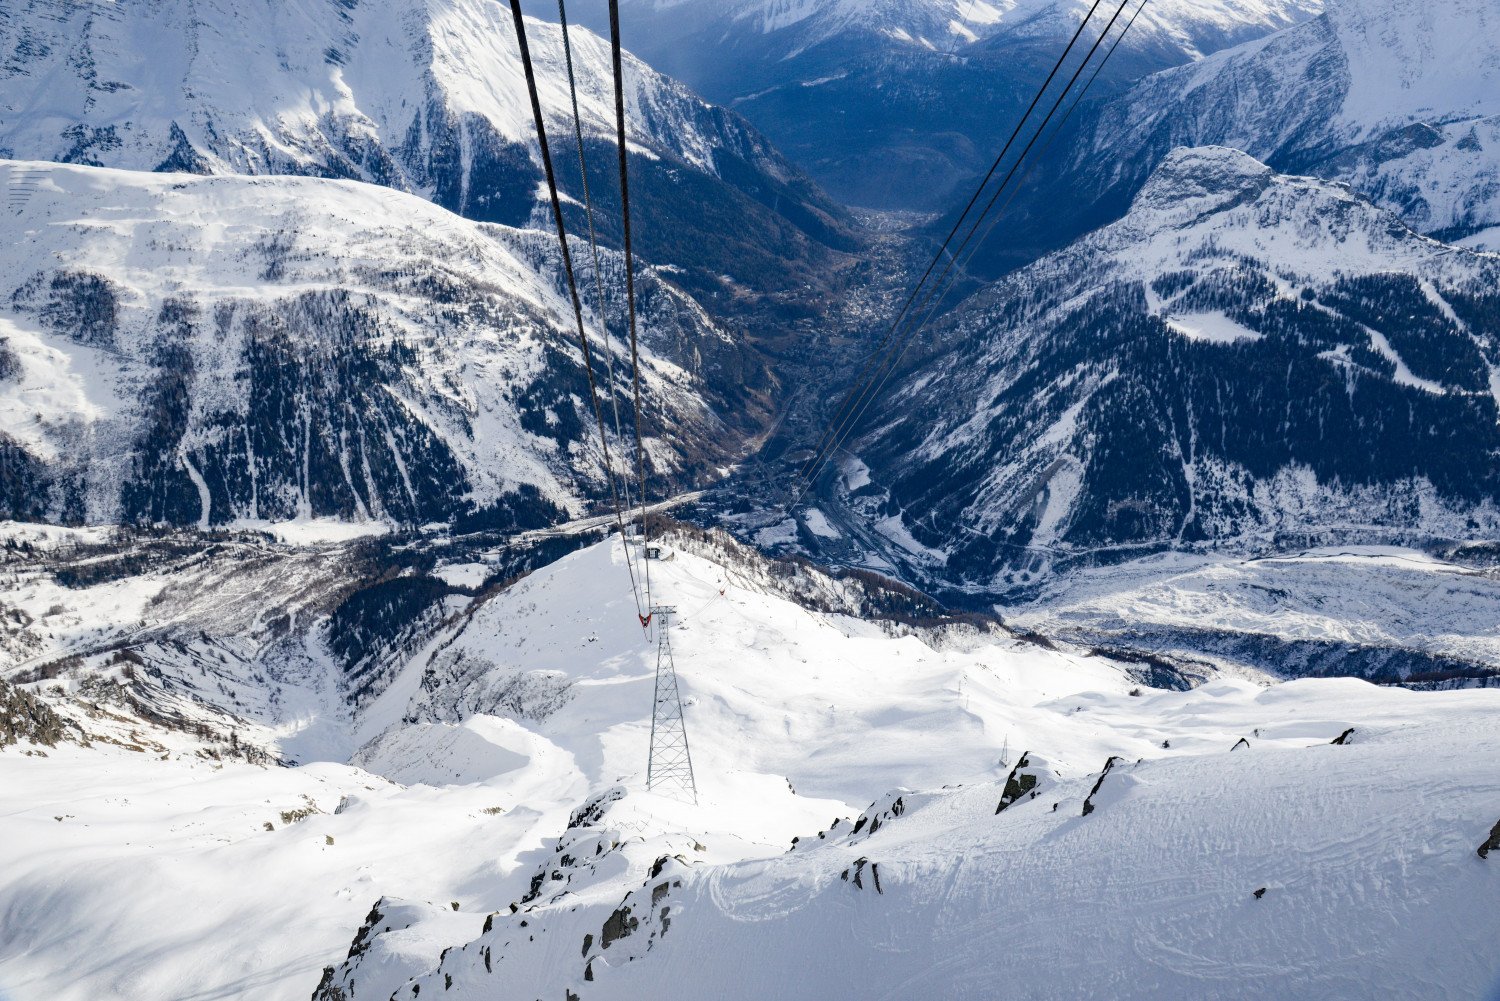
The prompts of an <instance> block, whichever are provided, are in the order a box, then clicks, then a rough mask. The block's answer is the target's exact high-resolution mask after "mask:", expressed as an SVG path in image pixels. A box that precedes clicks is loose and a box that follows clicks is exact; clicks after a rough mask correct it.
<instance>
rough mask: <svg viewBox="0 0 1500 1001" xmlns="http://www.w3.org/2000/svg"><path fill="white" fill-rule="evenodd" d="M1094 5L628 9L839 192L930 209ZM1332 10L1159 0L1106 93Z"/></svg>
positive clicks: (671, 3) (635, 34) (644, 49)
mask: <svg viewBox="0 0 1500 1001" xmlns="http://www.w3.org/2000/svg"><path fill="white" fill-rule="evenodd" d="M1090 6H1091V4H1090V3H1089V2H1086V0H999V2H989V0H875V2H872V0H841V2H834V3H805V2H786V0H713V2H704V0H691V2H687V0H628V2H627V3H625V4H623V5H622V7H623V12H624V20H625V30H626V33H627V41H628V43H629V44H630V45H632V46H633V47H634V48H635V50H636V51H637V52H639V53H640V55H641V56H642V57H644V58H645V59H646V60H647V61H649V62H650V63H651V64H652V65H653V66H656V67H658V68H659V69H662V70H664V71H665V72H667V73H670V74H672V75H674V76H676V77H679V78H681V79H683V80H686V81H687V82H688V83H690V84H691V85H692V86H694V87H695V88H697V89H698V90H699V91H701V92H702V93H704V94H706V95H707V96H708V97H709V98H710V99H712V100H714V101H717V102H719V103H721V104H725V105H729V106H731V107H733V108H735V110H737V111H739V112H741V113H742V114H744V115H745V116H746V117H748V118H749V119H750V120H751V121H752V122H754V123H755V124H756V125H757V126H758V127H759V128H760V129H762V130H763V131H764V132H765V133H766V134H767V135H769V136H770V137H771V139H772V140H773V141H774V142H775V143H776V145H777V147H778V148H779V149H781V150H782V151H783V152H785V153H786V154H787V155H788V156H790V157H791V158H792V159H793V160H794V161H796V162H797V163H798V164H799V165H801V166H802V167H803V168H804V169H806V170H807V171H809V172H810V173H811V174H812V176H813V177H814V178H816V179H817V180H818V181H819V182H820V183H821V184H823V185H824V186H825V187H826V188H827V189H828V190H829V191H831V192H833V193H834V194H835V195H836V196H837V197H839V198H841V199H843V200H845V201H846V202H849V203H851V204H855V205H862V206H869V207H873V208H899V209H921V210H924V211H931V210H938V209H945V208H947V207H949V205H950V204H951V203H953V202H954V201H961V200H962V195H961V194H960V193H959V188H960V187H961V186H962V185H963V184H965V183H967V182H968V181H969V179H970V178H971V177H974V176H977V175H978V174H979V173H980V172H982V171H983V170H984V168H985V166H986V165H987V164H988V163H989V161H990V158H991V157H993V156H994V154H995V153H996V152H997V151H998V149H999V147H1000V145H1001V143H1002V142H1003V141H1004V137H1005V135H1006V134H1008V132H1009V130H1010V128H1011V127H1012V126H1013V124H1014V121H1015V119H1016V118H1017V117H1018V116H1019V114H1020V113H1021V111H1022V109H1024V108H1025V106H1026V103H1027V102H1028V101H1029V99H1030V97H1031V95H1032V93H1033V92H1034V90H1035V89H1036V87H1037V86H1038V85H1039V84H1040V83H1041V81H1042V80H1043V78H1044V77H1045V76H1046V73H1047V71H1048V69H1049V68H1050V67H1051V66H1052V63H1053V61H1054V60H1055V59H1056V58H1057V56H1058V54H1059V53H1061V51H1062V48H1063V46H1064V44H1065V43H1066V41H1067V39H1068V38H1069V36H1071V35H1072V33H1073V32H1074V30H1075V29H1076V28H1077V26H1078V23H1079V21H1080V20H1081V19H1082V18H1083V16H1084V14H1085V13H1086V12H1087V10H1088V8H1089V7H1090ZM1114 9H1115V6H1114V5H1112V4H1106V5H1105V7H1104V9H1102V12H1101V13H1100V14H1099V15H1098V16H1097V19H1096V20H1095V21H1093V22H1092V23H1093V24H1094V25H1095V30H1096V31H1097V28H1098V27H1102V26H1103V24H1104V23H1105V22H1106V21H1108V20H1109V15H1110V14H1111V13H1113V11H1114ZM1321 9H1322V3H1321V0H1256V2H1253V3H1223V2H1219V0H1213V2H1204V0H1155V2H1153V3H1151V4H1150V5H1149V6H1148V7H1146V8H1145V10H1144V11H1143V12H1142V14H1141V16H1140V18H1139V19H1138V20H1137V22H1136V24H1135V25H1134V27H1132V29H1131V33H1130V36H1129V38H1128V40H1127V41H1126V43H1125V44H1124V45H1123V46H1122V47H1121V49H1120V51H1119V52H1118V53H1117V54H1116V55H1115V57H1114V58H1113V59H1112V61H1111V63H1110V68H1109V71H1108V72H1107V73H1106V75H1105V77H1104V79H1103V82H1102V83H1101V85H1100V92H1101V93H1102V92H1104V91H1106V90H1108V89H1111V88H1114V87H1117V86H1119V84H1120V83H1121V82H1124V81H1129V80H1133V79H1136V78H1138V77H1140V76H1142V75H1144V74H1146V73H1149V72H1151V71H1154V70H1158V69H1162V68H1164V67H1168V66H1175V65H1178V64H1180V63H1183V62H1187V61H1190V60H1193V59H1197V58H1200V57H1201V56H1202V55H1204V54H1206V53H1209V52H1213V51H1216V50H1218V49H1221V48H1224V47H1225V46H1229V45H1235V44H1237V43H1239V42H1242V41H1246V40H1248V39H1253V38H1258V37H1260V36H1262V35H1265V34H1267V33H1269V32H1272V31H1276V30H1277V29H1280V28H1284V27H1286V26H1288V25H1291V24H1295V23H1297V22H1299V21H1301V20H1302V19H1304V18H1306V17H1308V16H1310V15H1312V14H1315V13H1317V12H1318V11H1320V10H1321ZM1133 11H1134V8H1133V7H1132V8H1131V10H1130V11H1127V16H1129V14H1131V13H1133ZM583 13H584V16H587V10H585V11H584V12H583ZM1117 30H1119V29H1118V26H1117ZM1091 40H1092V36H1089V37H1086V38H1085V39H1084V40H1083V44H1084V45H1085V46H1087V45H1088V44H1089V42H1090V41H1091Z"/></svg>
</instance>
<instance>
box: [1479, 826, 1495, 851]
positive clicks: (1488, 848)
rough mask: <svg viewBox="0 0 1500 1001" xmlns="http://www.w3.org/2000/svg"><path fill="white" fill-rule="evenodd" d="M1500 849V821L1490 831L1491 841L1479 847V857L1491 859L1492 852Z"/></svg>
mask: <svg viewBox="0 0 1500 1001" xmlns="http://www.w3.org/2000/svg"><path fill="white" fill-rule="evenodd" d="M1496 849H1500V820H1497V821H1496V822H1495V826H1494V827H1492V828H1491V829H1490V839H1489V840H1488V841H1486V842H1485V843H1484V844H1482V845H1480V846H1479V857H1480V858H1489V857H1490V852H1492V851H1495V850H1496Z"/></svg>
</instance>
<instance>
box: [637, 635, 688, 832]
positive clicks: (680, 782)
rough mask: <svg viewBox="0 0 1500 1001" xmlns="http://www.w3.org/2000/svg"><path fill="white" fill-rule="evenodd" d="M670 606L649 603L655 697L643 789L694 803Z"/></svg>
mask: <svg viewBox="0 0 1500 1001" xmlns="http://www.w3.org/2000/svg"><path fill="white" fill-rule="evenodd" d="M675 614H677V609H676V608H675V607H673V606H671V605H653V606H651V615H652V617H653V618H654V619H655V621H656V697H655V700H654V701H653V702H652V706H651V758H650V761H649V763H648V764H647V766H646V788H647V789H648V790H650V791H652V792H655V791H657V788H658V787H661V788H662V789H663V790H668V791H669V790H678V791H681V792H685V793H687V794H688V796H690V797H692V800H693V803H694V805H696V804H697V802H698V783H697V781H696V780H695V779H694V778H693V756H692V754H691V753H690V752H689V751H688V738H687V724H686V723H685V722H684V721H683V718H682V695H681V694H680V693H679V692H678V691H677V668H676V666H675V665H674V664H673V663H672V639H671V628H670V627H671V624H672V618H671V617H672V616H673V615H675Z"/></svg>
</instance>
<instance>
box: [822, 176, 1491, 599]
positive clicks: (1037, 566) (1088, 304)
mask: <svg viewBox="0 0 1500 1001" xmlns="http://www.w3.org/2000/svg"><path fill="white" fill-rule="evenodd" d="M1497 266H1500V265H1497V259H1496V258H1495V257H1494V256H1493V255H1483V254H1474V253H1469V252H1466V251H1463V250H1459V249H1455V248H1453V247H1450V246H1447V245H1444V244H1440V243H1437V242H1435V241H1432V240H1429V239H1425V238H1423V237H1420V236H1418V235H1417V234H1416V233H1414V232H1412V231H1411V230H1410V229H1407V228H1406V227H1405V226H1403V225H1402V224H1401V223H1400V222H1399V221H1398V220H1397V219H1396V218H1395V217H1394V216H1393V215H1391V214H1389V213H1387V212H1385V211H1382V210H1380V209H1378V208H1376V207H1374V206H1372V205H1370V204H1369V203H1368V202H1365V201H1363V200H1362V199H1360V198H1359V197H1357V196H1356V195H1354V194H1353V193H1351V192H1350V191H1349V190H1348V189H1347V188H1345V187H1342V186H1339V185H1334V184H1329V183H1327V182H1322V181H1318V180H1314V179H1308V178H1295V177H1288V176H1285V175H1278V174H1276V173H1275V172H1273V171H1272V170H1270V169H1269V168H1267V167H1265V166H1264V165H1263V164H1260V163H1259V162H1257V161H1255V160H1253V159H1251V158H1250V157H1249V156H1247V155H1245V154H1243V153H1240V152H1237V151H1234V150H1229V149H1224V148H1206V149H1195V150H1177V151H1175V152H1174V153H1173V154H1172V155H1171V156H1170V157H1169V158H1168V159H1167V161H1166V162H1165V163H1164V164H1163V165H1162V166H1161V167H1160V168H1159V169H1158V170H1157V172H1156V173H1155V174H1154V175H1153V177H1152V179H1151V181H1150V182H1149V183H1148V184H1147V185H1146V187H1145V188H1144V189H1143V190H1142V191H1141V193H1140V194H1139V196H1138V197H1137V198H1136V200H1135V203H1134V205H1133V206H1132V209H1131V211H1130V212H1129V213H1128V214H1127V215H1126V216H1125V217H1124V218H1123V219H1122V220H1120V221H1119V222H1117V223H1115V224H1113V225H1110V226H1108V227H1105V228H1104V229H1101V230H1099V231H1097V232H1096V233H1094V234H1091V235H1090V236H1087V237H1085V238H1083V239H1082V240H1080V241H1078V242H1077V243H1075V244H1073V245H1072V246H1071V247H1069V248H1067V249H1066V250H1063V251H1059V252H1057V253H1055V254H1052V255H1050V256H1048V257H1045V258H1043V259H1042V260H1041V261H1039V262H1037V263H1036V264H1034V265H1032V266H1031V267H1028V268H1026V269H1023V270H1022V271H1019V272H1017V273H1016V274H1015V275H1013V276H1011V277H1010V278H1007V279H1005V280H1003V281H1001V282H999V283H996V284H995V285H993V286H992V287H990V288H989V289H987V290H986V291H984V292H982V293H980V294H978V295H977V296H975V297H974V299H973V300H972V301H971V302H970V303H968V304H967V305H966V306H965V307H964V309H963V310H961V311H960V312H959V313H958V314H957V315H956V316H955V318H953V319H952V320H951V321H950V322H949V324H948V325H947V326H946V327H945V328H944V329H943V330H942V331H941V332H940V333H936V334H934V335H933V341H934V343H933V344H931V345H928V346H926V347H925V348H924V349H922V350H926V351H929V352H931V355H930V358H929V360H927V361H926V362H924V363H922V364H919V365H916V366H915V367H914V369H913V371H912V372H910V373H909V374H908V375H907V376H906V377H905V378H904V379H902V380H901V381H900V383H899V388H897V389H896V390H895V391H894V392H892V393H891V394H890V395H889V397H888V398H887V400H886V401H885V402H884V403H883V404H882V405H881V406H879V407H877V408H876V409H875V410H874V411H872V415H871V418H870V434H869V436H868V438H867V441H866V444H865V445H864V446H863V447H862V448H861V449H859V450H858V451H859V456H860V458H861V459H863V460H864V462H865V463H866V464H867V465H868V466H869V467H870V469H871V470H872V472H871V473H870V476H871V477H872V478H873V480H874V484H873V485H866V486H864V487H862V488H861V489H860V490H857V491H852V492H850V493H851V496H850V497H849V498H848V501H847V502H848V503H849V504H850V505H852V507H853V508H854V510H856V511H857V512H859V513H861V514H862V515H863V516H864V517H866V519H868V520H875V519H878V518H885V517H891V516H893V515H898V514H899V516H900V519H901V523H902V525H904V527H905V529H906V530H907V531H909V532H910V533H911V535H912V536H913V537H914V538H915V540H916V544H917V546H916V548H917V549H918V550H920V548H921V547H923V546H925V547H930V548H932V549H935V550H938V551H939V552H940V554H944V555H943V556H942V559H940V562H944V561H945V564H946V565H945V566H944V568H943V569H942V570H941V571H940V573H941V574H943V575H946V579H947V580H948V581H950V582H953V581H956V580H967V581H970V582H975V583H980V584H983V585H985V586H999V587H1005V586H1011V585H1018V584H1020V585H1024V584H1027V583H1028V582H1030V581H1031V580H1032V579H1033V577H1034V575H1035V574H1037V573H1044V572H1046V571H1048V570H1049V569H1059V568H1062V567H1065V566H1067V565H1070V564H1078V563H1084V564H1091V563H1096V562H1097V563H1109V562H1114V561H1117V560H1119V559H1122V558H1128V557H1129V556H1131V555H1138V554H1139V552H1140V550H1141V548H1145V549H1155V548H1159V547H1164V546H1172V547H1176V546H1182V547H1191V546H1193V545H1195V544H1198V543H1204V542H1209V541H1217V542H1219V543H1221V544H1228V545H1245V546H1248V547H1249V549H1250V551H1259V550H1261V549H1262V548H1263V547H1264V546H1266V545H1271V546H1273V547H1275V546H1279V545H1282V544H1290V545H1294V546H1301V545H1306V544H1307V543H1306V542H1301V541H1297V540H1299V539H1303V538H1312V537H1317V536H1318V535H1319V534H1320V533H1321V534H1323V536H1324V537H1326V538H1328V539H1336V540H1339V541H1368V542H1400V541H1403V540H1405V541H1418V540H1421V539H1424V538H1442V539H1454V540H1468V539H1492V538H1494V537H1495V534H1496V532H1497V531H1500V521H1497V512H1500V508H1497V503H1500V493H1497V481H1496V479H1495V468H1494V463H1493V459H1492V456H1493V454H1494V450H1495V448H1496V447H1497V444H1500V438H1497V435H1500V419H1497V413H1500V412H1497V406H1500V376H1497V372H1500V329H1497V328H1496V327H1495V325H1494V316H1495V313H1494V303H1495V298H1494V289H1495V287H1496V284H1495V283H1496V279H1497V274H1500V272H1497ZM914 354H915V352H914ZM1460 428H1462V429H1463V430H1459V429H1460ZM897 534H899V533H897ZM1236 540H1238V541H1236ZM1281 540H1285V542H1283V541H1281ZM899 548H900V547H899V546H895V547H892V549H893V551H895V552H897V553H899ZM913 562H921V561H920V560H913Z"/></svg>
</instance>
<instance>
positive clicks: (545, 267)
mask: <svg viewBox="0 0 1500 1001" xmlns="http://www.w3.org/2000/svg"><path fill="white" fill-rule="evenodd" d="M0 189H4V190H8V191H9V192H10V197H11V203H10V204H11V207H12V212H13V214H12V216H11V222H10V225H11V226H12V227H13V228H12V232H13V233H15V234H16V235H17V238H16V239H14V240H12V241H11V242H8V243H6V244H5V245H4V246H3V247H0V276H3V279H0V293H3V299H0V303H3V305H0V448H3V454H4V469H5V475H4V490H3V496H0V511H3V514H4V516H5V517H25V518H36V519H49V520H55V519H64V520H75V521H76V520H81V521H86V522H90V523H106V524H108V523H119V522H130V523H158V522H165V523H168V524H177V525H194V524H196V525H199V526H202V527H209V526H218V525H223V524H225V523H230V522H236V521H241V520H250V521H256V520H266V521H284V520H288V519H296V518H302V519H305V518H316V517H327V516H333V517H340V518H345V519H350V520H365V519H377V520H387V521H395V522H402V523H408V524H422V523H425V522H429V521H443V522H455V521H463V522H469V523H474V524H494V525H496V526H504V525H512V524H519V525H521V526H523V527H524V526H529V525H536V524H539V523H544V522H546V521H550V520H554V519H556V518H559V517H563V516H564V515H565V513H567V512H572V513H574V514H577V513H580V512H581V511H583V510H584V509H585V508H586V507H587V506H588V505H589V504H590V503H591V502H593V501H595V500H597V499H599V498H601V497H603V496H604V495H605V487H604V480H603V473H602V459H601V457H600V455H599V443H598V438H597V433H596V430H595V422H594V414H593V412H592V409H591V407H590V405H589V392H588V388H587V384H586V379H585V375H584V371H583V365H582V356H581V353H580V351H579V347H578V343H577V336H576V331H575V330H574V327H573V323H572V316H571V312H570V309H569V307H568V305H567V299H566V296H565V293H564V292H563V291H562V290H561V289H560V288H558V286H557V282H558V281H559V279H558V277H557V275H558V269H557V268H556V266H555V262H554V261H553V260H552V255H555V253H556V250H555V245H554V244H553V243H549V242H547V240H546V238H545V237H544V236H543V235H542V234H540V233H535V232H530V231H520V230H510V229H506V228H502V227H498V226H493V225H483V224H476V223H473V222H469V221H467V220H464V219H461V218H459V217H457V216H455V215H452V214H451V213H449V212H447V211H445V210H443V209H441V208H438V207H437V206H434V205H432V204H431V203H429V202H426V201H424V200H422V199H420V198H416V197H413V196H411V195H406V194H401V193H399V192H396V191H393V190H390V189H387V188H382V187H377V186H373V185H368V184H358V183H352V182H347V181H332V180H319V179H312V178H293V177H274V178H272V177H266V178H251V177H244V176H238V175H233V176H220V177H193V176H189V175H180V174H176V175H174V174H150V173H143V172H137V171H121V170H110V169H104V168H97V167H69V166H60V165H56V164H42V163H23V162H9V163H0ZM580 259H581V260H583V261H587V255H586V254H584V255H581V256H580ZM605 267H606V269H607V270H608V272H609V274H608V275H607V276H606V284H607V285H609V286H610V287H611V288H617V286H618V285H619V284H620V282H621V277H620V274H619V272H620V271H621V261H620V260H619V255H617V254H613V253H611V254H609V255H607V259H606V264H605ZM643 277H644V278H645V282H644V284H643V286H642V289H643V292H644V298H643V300H642V305H643V307H644V313H643V320H644V321H645V323H644V327H643V335H644V340H645V346H646V350H647V354H646V364H645V374H646V378H645V384H644V388H645V392H646V410H647V413H646V416H645V418H644V420H643V430H644V432H645V434H646V435H647V439H648V441H647V445H648V450H649V453H650V461H651V463H652V465H653V466H654V467H655V472H654V476H655V477H656V478H657V485H656V486H655V487H654V488H653V489H654V490H657V491H660V492H666V491H668V490H669V489H671V488H672V487H673V486H675V487H679V488H680V487H684V486H687V485H690V484H692V483H694V482H696V481H699V480H701V478H703V477H705V476H710V475H713V474H712V470H713V468H714V466H715V465H716V464H717V463H719V462H721V461H723V460H724V459H725V458H727V457H729V456H730V455H731V454H732V452H733V450H734V449H735V447H736V444H735V443H736V440H737V435H736V433H735V432H734V430H733V428H732V427H731V424H735V425H738V426H740V427H741V428H742V429H743V428H745V427H746V421H747V419H749V412H747V410H748V408H747V407H746V405H745V403H744V398H743V397H738V396H729V397H722V396H719V395H718V392H719V391H718V390H717V389H714V388H710V387H709V385H708V384H710V383H712V384H713V385H715V386H718V385H723V384H726V383H727V384H730V385H733V384H734V383H735V381H736V380H739V381H741V382H742V383H743V384H745V385H746V387H747V389H749V388H753V387H754V386H755V385H756V384H757V382H758V381H759V380H760V379H761V378H762V376H759V375H757V373H758V372H759V371H760V370H759V369H758V367H757V366H758V364H759V363H758V362H757V361H756V360H755V357H754V356H753V354H750V353H747V350H746V349H745V347H744V345H743V344H742V343H741V342H740V341H739V339H738V338H735V337H733V336H731V335H730V334H729V333H728V332H726V331H725V330H723V329H721V328H719V327H718V326H716V325H715V324H714V323H713V321H712V320H710V319H709V317H708V315H707V314H706V313H705V312H704V311H703V309H702V308H701V307H700V306H699V305H698V304H697V303H695V302H693V301H692V300H691V299H690V298H688V297H687V296H686V295H684V294H683V293H681V292H680V291H678V290H677V289H676V288H675V287H674V286H672V285H670V284H667V283H665V282H663V281H661V280H660V279H659V278H658V277H657V276H656V274H655V273H654V272H650V271H648V272H647V273H646V274H645V275H644V276H643ZM585 278H586V280H587V279H590V278H591V274H590V273H589V272H585ZM591 298H592V297H591ZM615 305H616V304H615V303H614V302H611V304H610V308H611V309H614V307H615ZM590 328H591V332H592V337H593V339H594V345H595V350H596V352H598V353H597V354H596V357H595V363H596V365H595V367H596V371H597V376H598V379H599V382H600V385H601V386H603V385H606V384H607V382H608V376H607V369H606V365H610V366H613V367H614V369H615V378H616V381H617V382H618V383H619V385H618V392H619V403H620V405H621V406H622V407H625V408H626V411H625V412H626V420H627V423H628V416H629V412H630V411H629V395H628V392H627V390H626V387H625V385H624V382H623V380H624V374H623V373H625V372H628V364H629V362H628V358H629V356H628V352H625V353H623V354H622V353H621V352H622V351H624V349H623V347H622V344H621V341H620V340H619V339H618V338H616V339H614V340H613V341H612V344H613V349H614V353H615V357H614V358H613V360H607V356H604V354H603V342H602V337H601V332H602V331H601V327H600V326H599V324H598V322H597V318H596V317H594V316H593V315H592V313H591V315H590ZM616 333H617V334H618V333H619V331H616ZM744 391H745V390H741V392H744ZM726 401H729V402H726ZM731 405H732V408H733V410H734V411H735V413H734V415H733V416H732V417H731V418H730V422H731V423H730V424H726V422H725V420H724V419H723V418H722V417H721V416H720V409H721V408H723V409H729V408H730V407H731ZM606 408H607V411H608V407H607V404H606ZM611 432H612V433H613V425H612V422H611ZM625 434H626V437H627V438H628V437H629V436H630V431H629V428H628V427H627V428H626V430H625ZM626 454H627V453H626V451H625V449H624V446H623V445H622V443H621V442H619V441H616V442H615V444H614V447H613V457H614V459H615V460H616V461H617V462H620V461H623V460H624V458H625V456H626ZM621 468H625V467H623V466H622V467H621Z"/></svg>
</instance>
